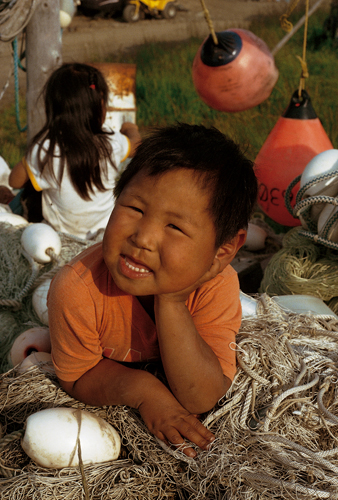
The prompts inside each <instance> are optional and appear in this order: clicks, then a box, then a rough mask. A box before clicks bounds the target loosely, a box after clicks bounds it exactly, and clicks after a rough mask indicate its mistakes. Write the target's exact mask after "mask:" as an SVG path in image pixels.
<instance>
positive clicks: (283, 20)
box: [279, 0, 299, 33]
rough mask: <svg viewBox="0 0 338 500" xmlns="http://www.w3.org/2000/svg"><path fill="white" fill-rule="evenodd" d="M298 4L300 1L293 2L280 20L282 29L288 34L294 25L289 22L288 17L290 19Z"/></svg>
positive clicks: (294, 0)
mask: <svg viewBox="0 0 338 500" xmlns="http://www.w3.org/2000/svg"><path fill="white" fill-rule="evenodd" d="M298 2H299V0H293V2H291V3H290V5H289V7H288V10H287V11H286V12H285V14H283V15H282V16H281V17H280V18H279V20H280V24H281V27H282V29H283V30H284V31H286V32H287V33H289V32H290V31H291V30H292V28H293V24H292V23H291V22H290V21H289V19H288V17H290V15H291V13H292V12H293V10H294V9H295V8H296V6H297V4H298Z"/></svg>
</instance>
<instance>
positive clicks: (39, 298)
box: [32, 279, 52, 326]
mask: <svg viewBox="0 0 338 500" xmlns="http://www.w3.org/2000/svg"><path fill="white" fill-rule="evenodd" d="M51 281H52V280H51V279H47V280H45V281H44V282H43V283H41V285H39V286H38V287H37V288H36V289H35V290H34V292H33V296H32V305H33V309H34V311H35V312H36V314H37V316H38V318H39V320H40V321H41V323H43V324H44V325H47V326H48V324H49V323H48V307H47V295H48V290H49V287H50V284H51Z"/></svg>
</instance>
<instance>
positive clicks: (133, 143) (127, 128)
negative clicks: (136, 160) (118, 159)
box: [120, 122, 141, 157]
mask: <svg viewBox="0 0 338 500" xmlns="http://www.w3.org/2000/svg"><path fill="white" fill-rule="evenodd" d="M120 132H121V134H124V135H126V136H127V137H128V139H129V141H130V153H129V156H130V157H132V156H134V154H135V151H136V148H137V146H138V144H139V143H140V141H141V135H140V132H139V130H138V126H137V125H135V123H131V122H124V123H123V124H122V127H121V129H120Z"/></svg>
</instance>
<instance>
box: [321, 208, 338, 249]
mask: <svg viewBox="0 0 338 500" xmlns="http://www.w3.org/2000/svg"><path fill="white" fill-rule="evenodd" d="M317 231H318V234H319V236H321V237H323V238H325V239H327V240H329V241H332V242H334V243H338V207H336V206H334V205H330V204H329V203H328V204H326V205H325V206H324V208H323V210H322V211H321V213H320V215H319V218H318V223H317Z"/></svg>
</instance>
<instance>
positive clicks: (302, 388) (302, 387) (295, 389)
mask: <svg viewBox="0 0 338 500" xmlns="http://www.w3.org/2000/svg"><path fill="white" fill-rule="evenodd" d="M318 381H319V376H318V375H317V374H316V375H315V376H314V378H313V379H312V380H311V381H310V382H308V383H307V384H304V385H299V386H297V387H291V388H290V389H288V390H287V391H285V392H283V393H282V394H281V395H280V396H278V397H277V398H276V399H275V401H274V402H273V403H272V405H271V407H270V409H269V411H268V413H267V415H266V417H265V421H264V426H263V431H264V432H268V430H269V424H270V422H271V420H272V418H273V416H274V414H275V413H276V410H277V408H278V406H279V405H280V403H281V402H282V401H283V400H284V399H286V398H287V397H288V396H290V395H291V394H295V393H298V392H301V391H305V390H307V389H310V388H311V387H313V386H314V385H316V384H317V383H318Z"/></svg>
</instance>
